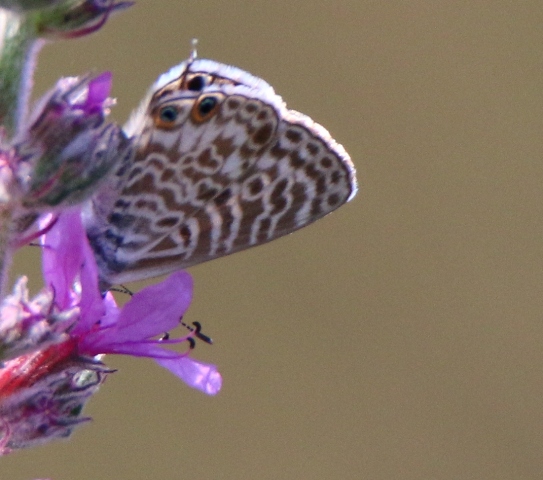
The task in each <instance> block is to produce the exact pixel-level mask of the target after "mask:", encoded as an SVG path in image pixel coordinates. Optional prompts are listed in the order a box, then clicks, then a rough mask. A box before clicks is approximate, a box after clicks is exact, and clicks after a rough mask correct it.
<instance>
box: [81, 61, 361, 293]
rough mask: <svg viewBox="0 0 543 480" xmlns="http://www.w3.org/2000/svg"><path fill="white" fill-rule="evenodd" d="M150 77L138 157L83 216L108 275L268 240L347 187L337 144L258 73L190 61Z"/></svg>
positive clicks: (166, 267) (333, 204)
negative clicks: (156, 77)
mask: <svg viewBox="0 0 543 480" xmlns="http://www.w3.org/2000/svg"><path fill="white" fill-rule="evenodd" d="M175 75H177V77H175ZM172 77H173V78H172ZM157 83H158V85H155V86H154V90H153V91H152V92H151V94H150V95H149V100H148V101H147V103H148V105H147V106H146V107H143V108H140V110H139V111H138V113H137V114H136V116H135V118H133V119H132V120H131V122H130V123H131V126H130V127H129V129H132V130H133V131H132V132H130V133H131V134H133V135H134V137H133V138H134V142H135V146H136V152H135V156H134V158H133V159H132V160H131V161H130V163H129V164H128V165H124V166H122V167H121V168H120V169H119V171H118V172H117V176H116V178H115V179H114V180H112V182H110V185H109V186H108V187H107V188H108V189H109V190H111V189H112V188H113V189H114V190H115V193H114V194H112V193H111V192H110V191H108V192H100V193H99V194H98V195H96V197H95V198H94V202H93V205H92V208H91V209H90V212H91V213H90V214H89V215H87V225H88V229H87V231H88V235H89V239H90V240H91V244H92V245H93V248H94V250H95V252H96V254H97V259H98V264H99V268H100V271H101V276H102V280H103V282H105V283H120V282H127V281H132V280H137V279H141V278H147V277H150V276H156V275H160V274H163V273H168V272H171V271H174V270H178V269H181V268H185V267H188V266H190V265H194V264H197V263H201V262H204V261H207V260H211V259H213V258H217V257H220V256H223V255H228V254H230V253H234V252H236V251H239V250H243V249H245V248H248V247H251V246H254V245H259V244H262V243H265V242H268V241H270V240H273V239H275V238H278V237H280V236H282V235H285V234H287V233H289V232H292V231H294V230H297V229H298V228H301V227H303V226H305V225H308V224H309V223H311V222H313V221H315V220H317V219H319V218H321V217H322V216H324V215H326V214H327V213H329V212H331V211H332V210H334V209H336V208H337V207H339V206H340V205H342V204H343V203H345V202H346V201H347V200H349V199H350V198H352V196H353V195H354V193H355V191H356V179H355V171H354V167H353V165H352V163H351V161H350V159H349V156H348V155H347V153H346V152H345V151H344V149H343V148H342V147H341V146H340V145H338V144H337V143H336V142H335V141H334V140H333V139H332V138H331V137H330V135H329V134H328V132H327V131H326V130H325V129H324V128H323V127H321V126H320V125H317V124H315V123H314V122H313V121H312V120H311V119H309V118H308V117H306V116H305V115H302V114H300V113H298V112H294V111H292V110H288V109H287V108H286V107H285V105H284V103H283V102H282V100H281V98H280V97H279V96H277V95H275V93H274V92H273V89H272V88H271V87H270V86H269V85H268V84H267V83H266V82H264V81H263V80H260V79H258V78H256V77H253V76H251V75H249V74H246V73H245V72H243V71H241V70H239V69H236V68H234V67H227V66H224V65H221V64H218V63H216V62H212V61H209V60H197V61H194V62H192V63H187V64H182V66H180V67H177V68H176V70H175V71H172V72H171V73H170V74H169V75H166V76H163V77H161V79H159V81H158V82H157ZM112 185H113V187H112Z"/></svg>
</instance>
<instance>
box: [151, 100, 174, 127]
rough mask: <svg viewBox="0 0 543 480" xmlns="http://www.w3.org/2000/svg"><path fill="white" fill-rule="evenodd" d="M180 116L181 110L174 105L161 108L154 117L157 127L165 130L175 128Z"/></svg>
mask: <svg viewBox="0 0 543 480" xmlns="http://www.w3.org/2000/svg"><path fill="white" fill-rule="evenodd" d="M178 116H179V110H178V109H177V108H176V107H174V106H173V105H165V106H163V107H160V108H159V109H158V112H156V113H155V115H154V121H155V126H157V127H158V128H165V129H168V128H173V127H174V126H175V122H176V120H177V117H178Z"/></svg>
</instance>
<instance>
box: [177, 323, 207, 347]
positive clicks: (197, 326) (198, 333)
mask: <svg viewBox="0 0 543 480" xmlns="http://www.w3.org/2000/svg"><path fill="white" fill-rule="evenodd" d="M181 325H183V326H184V327H185V328H186V329H187V330H190V331H191V332H192V333H194V336H195V337H196V338H198V339H200V340H201V341H202V342H205V343H207V344H208V345H213V339H212V338H211V337H208V336H207V335H206V334H205V333H202V324H201V323H200V322H192V325H194V326H192V325H187V324H186V323H185V322H183V320H181Z"/></svg>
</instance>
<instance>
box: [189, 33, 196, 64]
mask: <svg viewBox="0 0 543 480" xmlns="http://www.w3.org/2000/svg"><path fill="white" fill-rule="evenodd" d="M190 47H191V48H190V55H189V62H190V63H192V62H194V60H196V59H197V58H198V48H197V47H198V39H197V38H193V39H192V40H191V41H190Z"/></svg>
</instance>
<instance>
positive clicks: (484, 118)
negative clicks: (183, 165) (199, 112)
mask: <svg viewBox="0 0 543 480" xmlns="http://www.w3.org/2000/svg"><path fill="white" fill-rule="evenodd" d="M542 36H543V4H542V3H541V2H540V1H526V2H508V1H499V0H493V1H490V0H487V1H475V2H472V1H469V2H468V1H461V2H434V1H423V0H410V1H389V2H374V1H365V0H351V1H342V0H322V1H313V2H310V1H296V2H293V1H287V0H277V1H273V2H269V1H268V2H264V1H229V2H225V1H198V2H196V1H182V0H179V1H173V0H139V1H138V2H137V4H136V6H135V7H134V8H132V9H130V10H129V11H127V12H125V13H123V14H120V15H116V16H115V17H114V18H112V19H111V20H110V21H109V23H108V24H107V25H106V26H105V28H104V29H103V30H102V31H101V32H99V33H98V34H96V35H93V36H91V37H88V38H85V39H81V40H77V41H70V42H63V43H57V44H53V45H49V46H47V47H46V48H45V49H44V51H43V53H42V55H41V57H40V60H39V68H38V71H37V76H36V94H39V93H42V92H44V91H45V89H47V88H49V87H50V86H51V85H52V84H53V83H54V82H55V80H56V79H57V77H59V76H61V75H75V74H79V73H83V72H86V71H89V70H94V71H102V70H112V71H113V73H114V91H113V94H114V96H116V97H117V99H118V105H117V106H116V107H115V109H114V111H113V118H114V119H115V120H117V121H119V122H124V120H125V119H126V118H127V116H128V114H129V112H130V111H131V109H132V108H133V107H135V106H136V104H137V103H138V101H139V100H140V98H141V97H142V96H143V94H144V93H145V91H146V89H147V88H148V87H149V85H150V84H151V83H152V82H153V81H154V80H155V79H156V77H157V76H158V75H159V74H160V73H162V72H164V71H166V70H167V69H169V68H170V67H171V66H172V65H175V64H177V63H179V62H180V61H182V60H183V59H185V58H186V57H187V56H188V53H189V49H190V39H191V38H192V37H198V38H199V40H200V43H199V51H198V53H199V55H200V56H201V57H208V58H213V59H215V60H219V61H221V62H224V63H229V64H233V65H236V66H239V67H241V68H243V69H245V70H247V71H250V72H252V73H254V74H255V75H258V76H260V77H262V78H264V79H266V80H267V81H268V82H269V83H271V84H272V85H273V86H274V87H275V88H276V90H277V92H278V93H279V94H281V95H282V96H283V97H284V99H285V100H286V101H287V103H288V105H289V106H290V107H291V108H295V109H297V110H300V111H302V112H304V113H307V114H308V115H310V116H311V117H313V118H314V119H315V120H316V121H318V122H319V123H322V124H323V125H324V126H326V128H328V129H329V130H330V132H331V133H332V135H333V136H334V137H335V138H336V139H337V140H338V141H339V142H340V143H342V144H343V145H344V146H345V148H346V149H347V151H348V152H349V153H350V154H351V156H352V158H353V160H354V163H355V164H356V166H357V168H358V177H359V181H360V184H361V188H360V192H359V194H358V196H357V197H356V198H355V199H354V200H353V201H352V202H351V203H349V204H348V205H346V206H344V207H343V208H341V209H340V210H339V211H337V212H336V213H334V214H332V215H330V216H329V217H327V218H325V219H323V220H321V221H320V222H318V223H316V224H314V225H312V226H310V227H308V228H307V229H304V230H302V231H300V232H297V233H295V234H294V235H291V236H289V237H287V238H283V239H280V240H278V241H276V242H273V243H271V244H268V245H266V246H262V247H259V248H255V249H252V250H249V251H247V252H243V253H239V254H236V255H233V256H230V257H227V258H223V259H220V260H216V261H213V262H209V263H206V264H203V265H199V266H197V267H194V268H191V269H190V271H191V273H192V274H193V276H194V278H195V287H196V290H195V295H194V302H193V305H192V307H191V309H190V310H189V313H188V314H187V316H186V317H185V320H186V321H189V322H190V321H195V320H198V321H200V322H202V323H203V325H204V331H205V332H206V333H208V334H210V335H211V336H212V337H213V338H214V340H215V344H214V345H213V346H212V347H209V346H207V345H203V344H202V345H199V346H198V347H197V348H196V351H195V356H196V357H197V358H200V359H202V360H204V361H209V362H214V363H216V364H217V365H218V366H219V367H220V371H221V372H222V375H223V379H224V381H223V390H222V392H221V393H220V394H219V395H218V396H217V397H206V396H205V395H203V394H201V393H199V392H196V391H192V390H190V389H189V388H188V387H186V386H185V385H184V384H183V383H182V382H180V381H178V380H176V378H175V377H173V376H172V375H171V374H170V373H169V372H167V371H166V370H163V369H161V368H160V367H159V366H157V365H156V364H155V363H154V362H152V361H150V360H145V359H142V360H140V359H134V358H120V357H113V356H111V357H108V358H107V359H106V360H107V364H108V365H110V366H112V367H115V368H118V369H119V372H118V373H116V374H115V375H113V376H111V377H110V378H109V379H108V381H107V383H106V385H105V386H104V387H103V388H102V390H101V391H100V392H99V394H98V395H97V396H96V397H95V398H94V399H92V401H91V402H90V404H89V405H88V407H87V410H86V413H88V414H89V415H91V416H92V417H93V418H94V421H93V422H92V423H91V424H89V425H87V426H85V427H82V428H81V429H80V430H78V431H77V432H76V433H75V434H74V436H73V437H72V438H71V440H69V441H65V442H57V443H54V444H51V445H48V446H44V447H41V448H36V449H33V450H28V451H23V452H18V453H15V454H13V455H11V456H8V457H6V458H2V459H1V460H0V462H1V464H0V479H2V480H4V479H8V480H26V479H31V478H37V477H39V478H43V477H50V478H52V479H54V480H87V479H89V480H90V479H101V480H105V479H116V480H117V479H130V480H147V479H161V480H174V479H179V478H190V479H215V478H220V479H343V480H347V479H362V478H368V479H391V480H395V479H402V480H408V479H439V480H441V479H515V480H519V479H541V478H543V321H542V313H543V296H542V294H541V293H542V286H543V255H542V254H543V161H542V157H543V135H542V134H543V128H542V127H543V93H542V92H543V89H542V83H543V82H542V72H543V47H542ZM38 253H39V252H37V251H36V250H33V249H31V248H29V249H27V250H25V251H23V252H21V254H20V255H19V256H18V258H17V261H16V263H15V267H14V272H13V273H14V275H15V274H17V275H18V274H21V273H23V272H24V273H27V274H30V275H31V276H32V286H33V288H34V289H38V288H39V287H40V285H41V283H40V281H39V278H40V277H39V260H38V258H39V256H38ZM141 286H142V285H132V287H133V288H134V289H137V288H140V287H141Z"/></svg>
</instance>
